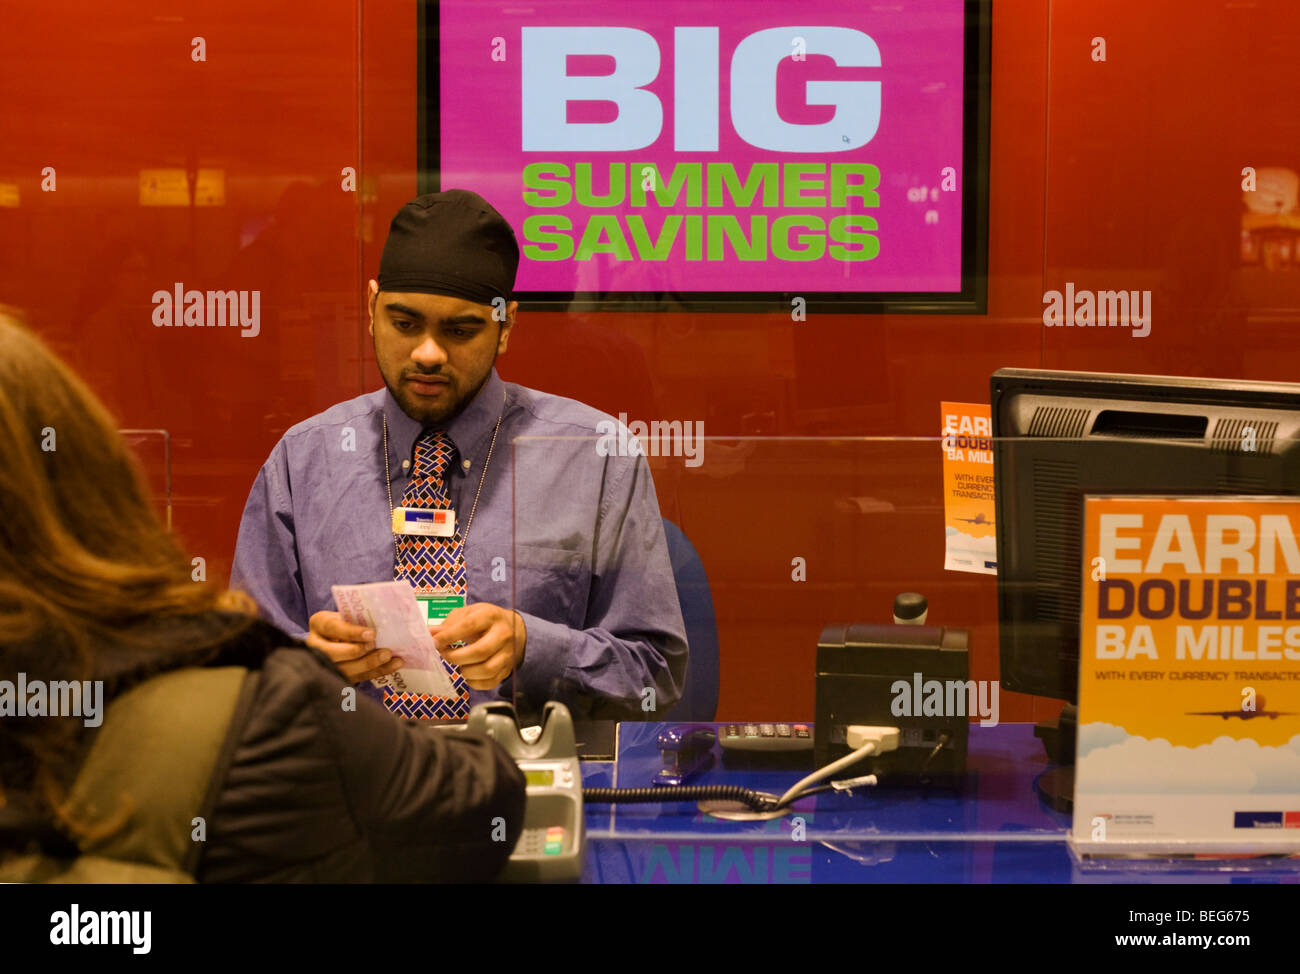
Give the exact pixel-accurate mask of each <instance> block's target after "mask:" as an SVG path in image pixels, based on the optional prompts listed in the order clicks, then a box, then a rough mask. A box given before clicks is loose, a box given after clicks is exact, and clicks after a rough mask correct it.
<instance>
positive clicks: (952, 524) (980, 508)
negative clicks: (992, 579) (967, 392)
mask: <svg viewBox="0 0 1300 974" xmlns="http://www.w3.org/2000/svg"><path fill="white" fill-rule="evenodd" d="M940 414H941V418H942V427H941V428H942V432H943V444H942V446H943V505H944V537H945V545H944V550H945V558H944V564H943V567H944V568H945V569H947V570H948V571H954V572H979V573H981V574H984V575H996V574H997V573H998V562H997V558H998V553H997V535H996V534H995V533H994V525H993V439H992V437H993V421H992V419H991V418H990V414H989V407H988V405H987V404H981V403H969V402H945V403H940Z"/></svg>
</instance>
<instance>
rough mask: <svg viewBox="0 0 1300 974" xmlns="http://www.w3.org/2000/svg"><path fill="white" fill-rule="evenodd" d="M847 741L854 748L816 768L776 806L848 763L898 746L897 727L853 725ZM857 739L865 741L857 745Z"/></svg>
mask: <svg viewBox="0 0 1300 974" xmlns="http://www.w3.org/2000/svg"><path fill="white" fill-rule="evenodd" d="M847 737H848V743H849V746H850V747H855V745H856V748H855V750H854V751H853V752H852V753H850V754H846V755H844V757H842V758H840V759H839V760H838V761H832V762H831V763H830V764H828V765H826V767H824V768H818V769H817V770H816V771H814V772H813V773H812V774H810V775H808V777H806V778H804V779H803V780H802V781H800V782H798V783H797V784H796V785H794V787H792V788H790V789H789V790H788V791H787V792H786V793H785V794H784V795H782V796H781V797H780V798H779V799H778V800H777V803H776V807H777V808H784V807H785V806H786V805H788V804H790V802H792V801H795V800H796V799H797V798H798V797H799V794H800V792H802V791H803V790H804V789H805V788H807V787H808V786H809V785H815V784H816V783H817V782H819V781H825V780H826V779H827V778H830V777H832V776H833V775H835V774H836V773H838V772H840V771H843V770H844V769H845V768H847V767H849V766H850V765H854V764H857V763H858V762H859V761H861V760H862V759H863V758H868V757H871V755H873V754H883V753H885V752H886V751H893V750H895V749H896V748H897V747H898V728H897V727H863V726H860V725H856V724H855V725H854V726H852V727H850V728H849V729H848V735H847ZM857 741H864V742H865V743H863V744H860V745H858V744H857V743H856V742H857Z"/></svg>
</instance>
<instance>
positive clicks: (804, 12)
mask: <svg viewBox="0 0 1300 974" xmlns="http://www.w3.org/2000/svg"><path fill="white" fill-rule="evenodd" d="M963 8H964V4H963V2H962V0H894V2H891V3H889V4H877V3H865V2H864V3H844V2H843V0H838V2H822V0H809V2H801V3H764V2H756V0H741V2H711V3H699V2H696V0H659V2H656V3H653V4H633V3H610V4H590V3H570V2H557V3H548V2H545V0H533V2H530V3H528V4H522V3H493V2H488V3H485V2H482V0H472V2H471V0H443V2H442V3H441V4H440V7H439V9H440V21H441V23H440V41H439V50H440V64H439V65H438V68H437V70H438V72H439V83H440V86H441V91H440V103H441V114H440V119H439V121H438V123H437V125H438V132H439V139H440V147H439V156H440V170H441V177H440V186H441V188H443V189H452V188H463V189H470V190H473V191H475V192H477V193H479V194H481V195H482V196H483V197H484V198H486V199H487V200H488V201H489V202H491V203H492V204H493V205H494V206H495V207H497V209H499V210H500V211H501V212H502V213H503V214H504V215H505V217H506V218H507V219H508V220H509V221H510V223H511V225H512V226H513V227H514V228H515V233H516V235H517V236H518V238H519V242H520V247H521V250H522V259H521V261H520V266H519V275H518V280H517V283H516V287H517V289H518V290H520V291H539V292H559V293H567V292H611V291H614V292H690V291H703V292H719V291H729V292H751V293H752V292H760V293H761V292H789V293H796V294H798V293H817V292H876V293H878V292H958V291H960V289H961V270H962V268H961V219H962V191H963V189H962V187H963V178H962V177H963V173H962V104H963V99H962V81H963V37H964V33H963V30H964V22H963ZM431 124H433V122H432V120H431Z"/></svg>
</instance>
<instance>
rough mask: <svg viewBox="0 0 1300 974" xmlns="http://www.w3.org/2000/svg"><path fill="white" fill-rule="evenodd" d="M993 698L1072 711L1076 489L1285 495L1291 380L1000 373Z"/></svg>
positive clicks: (1298, 433) (1298, 413)
mask: <svg viewBox="0 0 1300 974" xmlns="http://www.w3.org/2000/svg"><path fill="white" fill-rule="evenodd" d="M990 395H991V397H992V398H991V402H992V407H991V408H992V415H993V437H994V441H993V442H994V448H993V476H994V506H995V515H994V521H995V523H996V524H997V560H998V629H999V649H1000V654H999V655H1000V657H1001V663H1002V668H1001V676H1000V679H1001V683H1002V688H1003V689H1004V690H1016V691H1019V692H1021V693H1033V694H1038V695H1040V696H1045V697H1057V698H1059V699H1062V700H1065V701H1066V702H1068V703H1077V702H1078V692H1079V615H1080V609H1081V602H1080V600H1081V598H1082V585H1081V584H1080V577H1081V576H1080V573H1081V571H1082V564H1083V563H1082V558H1083V497H1084V495H1085V494H1169V495H1176V494H1295V493H1297V491H1300V384H1295V383H1281V382H1247V381H1244V380H1228V379H1193V378H1182V377H1175V376H1156V375H1119V374H1112V373H1102V372H1054V371H1048V370H1039V369H999V370H998V371H996V372H994V373H993V377H992V380H991V388H990Z"/></svg>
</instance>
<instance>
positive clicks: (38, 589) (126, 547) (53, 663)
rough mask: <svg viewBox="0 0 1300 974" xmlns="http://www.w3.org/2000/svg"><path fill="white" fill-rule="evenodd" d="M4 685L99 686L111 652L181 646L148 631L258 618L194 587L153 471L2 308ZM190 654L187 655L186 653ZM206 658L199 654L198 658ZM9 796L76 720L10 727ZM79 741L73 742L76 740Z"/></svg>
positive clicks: (1, 764)
mask: <svg viewBox="0 0 1300 974" xmlns="http://www.w3.org/2000/svg"><path fill="white" fill-rule="evenodd" d="M0 458H2V459H0V674H3V678H4V679H12V678H13V674H16V673H19V672H22V673H26V674H27V676H28V677H29V678H42V679H89V678H90V677H91V674H92V673H93V672H94V671H95V669H96V666H95V663H96V659H97V657H98V656H99V655H100V654H104V653H110V652H111V653H114V654H115V658H116V659H118V660H123V659H132V658H137V657H138V658H139V661H140V663H141V664H142V665H145V664H147V663H148V662H149V659H148V657H150V656H156V655H157V654H158V653H160V652H166V650H167V647H165V646H159V645H150V643H149V640H148V639H147V638H146V639H144V640H142V639H141V638H140V632H142V631H144V630H146V629H148V628H149V627H148V626H142V625H141V624H143V623H149V622H155V621H156V620H157V619H158V618H159V617H161V616H169V615H182V616H183V615H197V614H200V613H204V612H207V611H209V610H212V609H236V608H237V609H241V610H243V611H245V612H248V611H249V610H254V611H255V606H252V605H251V602H250V601H249V600H247V599H246V597H245V598H244V599H242V600H241V599H240V598H239V597H237V596H234V595H233V594H232V593H223V592H221V591H220V590H218V589H216V588H215V587H213V586H210V585H208V584H206V583H200V582H195V581H193V580H192V578H191V566H190V561H189V559H188V558H187V557H186V556H185V555H184V554H183V552H182V551H181V549H180V548H179V547H178V545H177V544H176V542H175V540H174V539H173V538H172V536H171V535H170V533H169V532H168V531H167V529H166V527H165V526H164V525H163V524H162V522H161V520H160V519H159V517H158V515H157V512H156V511H155V510H154V507H153V504H152V502H151V500H150V497H149V492H148V489H147V487H146V485H145V480H144V477H143V476H142V474H141V472H140V469H139V466H138V464H137V462H136V460H135V458H134V457H133V455H132V454H131V452H130V449H129V447H128V446H127V444H126V443H125V441H124V440H123V439H122V437H121V435H119V433H118V432H117V427H116V424H115V423H114V421H113V418H112V417H111V416H110V415H109V413H108V411H107V410H106V409H105V408H104V406H103V405H102V404H101V403H100V402H99V400H98V399H97V398H96V397H95V395H94V393H92V392H91V391H90V390H89V389H88V388H87V387H86V385H85V384H84V383H83V382H82V381H81V380H80V379H78V378H77V376H76V375H75V374H73V372H72V370H71V369H69V368H68V367H67V366H66V365H65V364H64V363H63V362H61V361H60V360H59V359H58V358H57V357H56V356H55V355H54V354H53V353H51V352H50V351H49V349H47V348H46V347H45V345H44V343H43V342H41V340H40V339H39V338H37V337H36V335H34V334H33V333H32V332H30V331H29V330H28V329H27V328H25V327H24V326H23V325H22V324H20V323H19V321H18V320H17V316H16V315H15V314H13V313H12V312H9V311H7V310H6V309H4V308H3V307H0ZM173 648H176V649H179V648H181V647H173ZM185 648H186V649H193V648H194V647H185ZM0 725H3V734H0V798H2V796H3V792H4V789H5V787H6V786H9V787H12V786H13V785H14V784H15V777H17V778H18V779H25V784H27V785H32V784H35V783H36V780H37V779H39V778H40V777H41V774H40V772H41V771H42V770H46V771H48V770H50V768H49V767H47V766H46V765H47V764H48V763H49V760H52V758H53V755H52V753H51V751H50V749H51V748H52V747H53V746H54V744H55V743H56V741H57V740H58V739H59V737H60V734H59V732H57V731H56V728H57V727H59V726H60V725H64V730H65V731H66V729H67V722H66V721H57V720H50V719H42V718H35V719H33V718H25V719H24V718H4V719H3V720H0ZM64 736H66V734H65V735H64Z"/></svg>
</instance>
